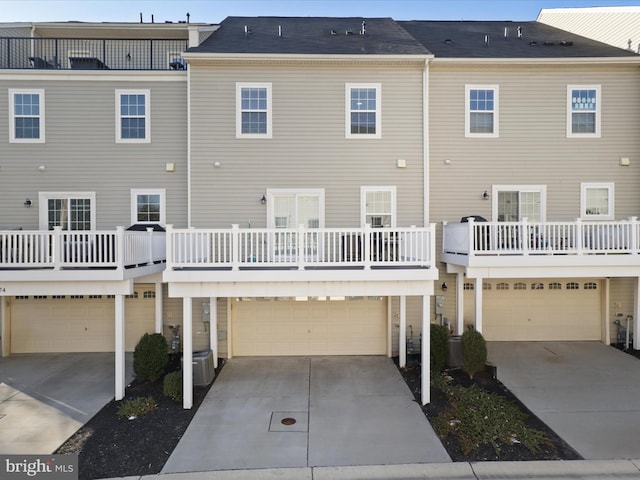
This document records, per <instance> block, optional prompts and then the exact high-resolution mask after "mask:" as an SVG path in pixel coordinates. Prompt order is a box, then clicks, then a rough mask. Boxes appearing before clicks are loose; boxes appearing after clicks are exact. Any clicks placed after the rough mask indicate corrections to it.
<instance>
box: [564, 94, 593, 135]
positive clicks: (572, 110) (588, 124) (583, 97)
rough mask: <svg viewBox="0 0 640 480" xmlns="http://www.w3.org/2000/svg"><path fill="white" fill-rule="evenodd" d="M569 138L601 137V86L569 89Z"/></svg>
mask: <svg viewBox="0 0 640 480" xmlns="http://www.w3.org/2000/svg"><path fill="white" fill-rule="evenodd" d="M567 137H591V138H599V137H600V86H599V85H569V86H568V87H567Z"/></svg>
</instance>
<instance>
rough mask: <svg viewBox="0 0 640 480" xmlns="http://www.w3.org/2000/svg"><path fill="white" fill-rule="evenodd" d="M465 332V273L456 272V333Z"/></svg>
mask: <svg viewBox="0 0 640 480" xmlns="http://www.w3.org/2000/svg"><path fill="white" fill-rule="evenodd" d="M463 333H464V274H462V273H456V332H455V334H456V335H462V334H463Z"/></svg>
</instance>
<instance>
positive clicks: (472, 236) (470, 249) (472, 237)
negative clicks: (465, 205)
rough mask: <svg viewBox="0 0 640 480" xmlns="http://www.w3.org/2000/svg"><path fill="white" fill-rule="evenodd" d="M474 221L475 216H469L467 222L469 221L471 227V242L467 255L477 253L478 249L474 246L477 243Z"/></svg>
mask: <svg viewBox="0 0 640 480" xmlns="http://www.w3.org/2000/svg"><path fill="white" fill-rule="evenodd" d="M474 221H475V218H473V217H469V218H467V223H469V226H468V229H469V239H468V240H469V243H467V255H469V256H471V255H475V254H476V251H475V250H474V248H473V246H474V245H475V243H477V242H475V238H476V237H475V232H476V229H475V228H474Z"/></svg>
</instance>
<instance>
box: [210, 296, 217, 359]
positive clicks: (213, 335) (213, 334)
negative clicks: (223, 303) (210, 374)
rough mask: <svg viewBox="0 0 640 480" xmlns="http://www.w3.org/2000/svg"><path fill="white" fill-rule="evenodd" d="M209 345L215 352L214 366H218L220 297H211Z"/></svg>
mask: <svg viewBox="0 0 640 480" xmlns="http://www.w3.org/2000/svg"><path fill="white" fill-rule="evenodd" d="M209 346H210V348H211V351H212V352H213V368H218V298H217V297H211V298H209Z"/></svg>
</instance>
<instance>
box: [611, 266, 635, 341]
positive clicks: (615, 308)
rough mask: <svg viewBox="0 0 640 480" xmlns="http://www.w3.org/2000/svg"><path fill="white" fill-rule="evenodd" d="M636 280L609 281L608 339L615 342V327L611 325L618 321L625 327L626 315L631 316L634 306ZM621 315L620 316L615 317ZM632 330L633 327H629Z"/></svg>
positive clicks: (617, 279)
mask: <svg viewBox="0 0 640 480" xmlns="http://www.w3.org/2000/svg"><path fill="white" fill-rule="evenodd" d="M635 291H636V279H634V278H612V279H610V280H609V338H610V341H611V342H612V343H615V342H616V341H617V326H616V325H615V324H614V323H613V322H615V321H616V320H620V323H621V324H622V326H623V327H625V326H626V321H627V315H631V316H633V311H634V308H635V307H634V305H635ZM617 314H622V316H617ZM631 328H632V329H633V326H632V327H631Z"/></svg>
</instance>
